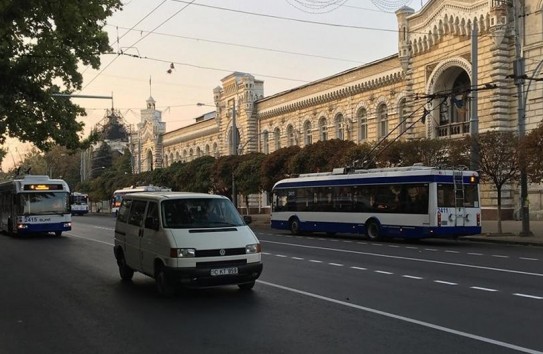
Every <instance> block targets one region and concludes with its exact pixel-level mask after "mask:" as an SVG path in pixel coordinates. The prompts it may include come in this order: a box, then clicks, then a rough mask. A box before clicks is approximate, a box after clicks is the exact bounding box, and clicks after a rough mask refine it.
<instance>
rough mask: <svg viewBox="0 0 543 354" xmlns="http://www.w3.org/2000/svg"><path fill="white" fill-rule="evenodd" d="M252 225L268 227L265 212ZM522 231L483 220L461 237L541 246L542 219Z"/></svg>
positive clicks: (515, 226) (510, 223)
mask: <svg viewBox="0 0 543 354" xmlns="http://www.w3.org/2000/svg"><path fill="white" fill-rule="evenodd" d="M251 217H252V219H253V221H252V223H251V225H252V226H257V227H269V226H270V216H269V215H267V214H256V215H255V214H253V215H251ZM521 231H522V221H516V220H503V221H502V232H501V233H500V234H498V221H497V220H486V221H483V231H482V233H481V234H480V235H474V236H466V237H462V239H463V240H473V241H481V242H497V243H508V244H520V245H532V246H542V247H543V221H533V220H530V231H531V233H532V236H519V234H520V232H521Z"/></svg>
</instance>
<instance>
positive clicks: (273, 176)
mask: <svg viewBox="0 0 543 354" xmlns="http://www.w3.org/2000/svg"><path fill="white" fill-rule="evenodd" d="M299 151H300V147H299V146H298V145H293V146H289V147H286V148H282V149H279V150H276V151H274V152H272V153H271V154H268V155H266V157H265V158H264V160H263V161H262V167H261V169H260V177H261V179H262V190H264V191H268V192H270V191H271V190H272V188H273V185H274V184H275V183H276V182H277V181H279V180H281V179H283V178H285V177H287V175H289V174H292V173H293V172H292V171H291V170H289V168H288V166H289V165H290V163H289V162H290V160H291V159H292V158H294V156H296V154H298V152H299Z"/></svg>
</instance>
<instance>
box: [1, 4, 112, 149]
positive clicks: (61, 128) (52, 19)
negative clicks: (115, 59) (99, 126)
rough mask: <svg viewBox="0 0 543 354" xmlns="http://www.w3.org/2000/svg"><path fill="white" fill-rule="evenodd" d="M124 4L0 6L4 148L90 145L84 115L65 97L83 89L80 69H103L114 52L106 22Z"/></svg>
mask: <svg viewBox="0 0 543 354" xmlns="http://www.w3.org/2000/svg"><path fill="white" fill-rule="evenodd" d="M121 7H122V3H121V1H120V0H96V1H78V0H64V1H50V0H26V1H3V2H2V5H0V12H1V14H2V15H1V16H2V26H0V82H2V85H1V86H0V123H1V124H0V144H3V143H5V141H6V138H7V137H8V136H9V137H15V138H18V139H19V140H21V141H23V142H32V143H33V144H34V145H35V146H36V147H37V148H39V149H40V150H43V151H47V150H49V149H50V148H51V147H52V146H53V145H61V146H65V147H67V148H69V149H71V150H76V149H77V148H81V147H86V146H88V145H89V144H90V141H91V140H92V139H93V138H94V137H95V136H91V138H90V139H83V140H81V139H80V134H81V133H82V132H83V126H84V125H83V123H81V122H78V121H77V120H76V118H77V117H78V116H81V115H84V114H85V111H84V110H83V109H82V108H81V107H80V106H78V105H76V104H73V103H72V102H71V101H70V100H69V99H67V98H61V97H55V96H54V94H58V93H66V94H70V93H73V92H74V91H76V90H80V89H81V87H82V83H83V77H82V75H81V74H80V73H79V72H78V66H79V65H81V64H82V65H88V66H91V67H92V68H94V69H98V68H99V66H100V54H103V53H106V52H108V51H110V47H109V44H108V42H109V40H108V36H107V33H106V32H105V31H103V27H104V25H105V20H106V18H108V17H109V16H110V15H111V14H112V13H113V12H114V11H116V10H120V9H121Z"/></svg>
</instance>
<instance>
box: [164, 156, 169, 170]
mask: <svg viewBox="0 0 543 354" xmlns="http://www.w3.org/2000/svg"><path fill="white" fill-rule="evenodd" d="M164 166H166V167H168V155H167V154H166V155H165V156H164Z"/></svg>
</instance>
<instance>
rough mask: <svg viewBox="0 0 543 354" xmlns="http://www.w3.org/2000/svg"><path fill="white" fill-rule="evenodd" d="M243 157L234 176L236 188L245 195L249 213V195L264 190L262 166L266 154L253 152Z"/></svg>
mask: <svg viewBox="0 0 543 354" xmlns="http://www.w3.org/2000/svg"><path fill="white" fill-rule="evenodd" d="M241 157H242V159H241V160H242V161H241V162H240V163H239V164H238V166H237V167H236V169H235V171H234V176H235V178H236V181H235V183H236V190H237V191H238V193H240V194H243V196H244V197H245V206H246V208H247V213H249V195H251V194H256V193H259V192H261V191H262V183H261V179H260V168H261V166H262V161H263V160H264V158H265V157H266V155H265V154H263V153H260V152H253V153H250V154H247V155H242V156H241Z"/></svg>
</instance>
